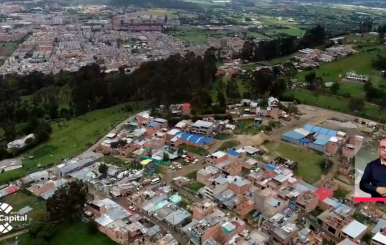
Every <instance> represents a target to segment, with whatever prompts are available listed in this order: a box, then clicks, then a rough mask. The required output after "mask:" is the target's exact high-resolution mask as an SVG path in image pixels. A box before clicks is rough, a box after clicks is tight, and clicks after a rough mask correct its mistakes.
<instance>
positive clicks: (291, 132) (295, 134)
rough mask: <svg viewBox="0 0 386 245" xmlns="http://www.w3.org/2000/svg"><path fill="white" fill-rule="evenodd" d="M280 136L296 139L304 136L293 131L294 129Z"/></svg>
mask: <svg viewBox="0 0 386 245" xmlns="http://www.w3.org/2000/svg"><path fill="white" fill-rule="evenodd" d="M282 136H285V137H288V138H292V139H296V140H300V139H303V138H304V136H303V135H302V134H299V133H298V132H295V131H289V132H287V133H284V134H283V135H282Z"/></svg>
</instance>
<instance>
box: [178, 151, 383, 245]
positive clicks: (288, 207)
mask: <svg viewBox="0 0 386 245" xmlns="http://www.w3.org/2000/svg"><path fill="white" fill-rule="evenodd" d="M232 157H235V158H244V157H245V155H243V152H242V151H233V150H230V151H228V152H227V153H225V152H216V153H214V154H212V155H211V156H208V157H207V158H206V160H205V161H207V162H208V163H209V164H208V166H207V167H205V168H204V169H201V170H199V171H198V172H197V179H196V181H197V182H199V183H201V184H203V186H204V187H203V188H202V190H199V191H198V192H199V193H200V194H201V195H202V196H203V197H204V201H203V203H202V204H198V205H196V206H195V207H194V208H193V215H192V221H191V223H190V224H189V225H187V226H186V227H183V228H182V231H184V232H185V234H186V235H187V236H188V237H189V238H190V240H191V241H192V242H193V243H194V244H206V243H205V241H207V240H209V239H214V240H216V241H217V242H219V244H253V242H256V244H264V243H265V244H276V243H278V244H322V241H323V240H325V239H326V240H332V241H334V242H335V243H337V244H342V245H343V244H361V243H360V241H359V243H358V240H360V239H362V238H363V236H364V235H365V234H367V233H369V232H370V231H369V230H368V227H367V225H365V224H362V223H360V222H359V221H357V220H355V219H354V218H353V215H354V213H356V212H360V213H363V214H364V215H368V218H369V219H374V220H377V219H379V217H380V216H379V215H376V216H375V215H370V214H368V213H365V212H362V210H363V209H361V208H358V207H353V206H351V205H350V204H344V203H342V202H341V201H340V200H338V199H336V198H335V197H334V196H333V194H334V191H336V190H337V189H338V184H337V183H324V184H323V185H322V187H320V188H318V187H315V186H313V185H310V184H308V183H306V182H304V181H303V180H302V179H301V178H300V177H297V176H295V174H294V169H295V168H296V165H294V163H293V162H291V161H290V160H288V159H275V160H273V161H272V162H271V163H270V164H266V165H265V166H264V167H258V168H256V169H255V168H253V171H251V172H250V173H249V174H246V175H242V174H239V175H237V173H235V174H233V175H231V174H229V173H227V172H226V171H223V168H222V166H221V165H222V164H223V163H224V162H226V161H230V160H229V159H230V158H232ZM177 181H178V182H180V178H176V182H177ZM365 210H369V208H367V207H366V208H365ZM229 212H233V213H235V214H237V216H238V217H239V218H235V219H234V220H233V221H231V222H230V221H229V218H228V217H227V216H228V215H229ZM380 213H382V212H380ZM224 214H225V215H224ZM299 220H303V221H304V222H300V223H299V222H298V221H299ZM229 223H231V224H229ZM245 227H248V228H249V229H248V230H249V231H248V232H246V231H245V230H244V229H245ZM254 227H260V228H259V230H254V229H253V228H254ZM223 232H225V233H226V234H227V236H226V235H225V234H223ZM382 232H383V231H382V230H381V231H380V232H379V229H378V231H376V232H374V234H373V236H374V237H373V242H374V243H373V244H378V243H376V241H379V240H381V239H382V238H383V239H384V237H385V236H384V235H383V233H382ZM234 241H238V242H236V243H232V242H234ZM340 241H341V243H339V242H340ZM243 242H244V243H243ZM209 244H211V243H209ZM380 244H385V243H380Z"/></svg>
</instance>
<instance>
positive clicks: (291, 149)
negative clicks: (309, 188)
mask: <svg viewBox="0 0 386 245" xmlns="http://www.w3.org/2000/svg"><path fill="white" fill-rule="evenodd" d="M266 147H267V149H268V150H269V154H270V155H271V156H272V159H273V158H275V157H278V156H280V157H284V158H288V159H290V160H292V161H295V162H298V169H297V174H298V175H299V176H301V177H302V178H303V180H304V181H306V182H308V183H314V182H315V181H317V180H318V179H319V177H320V176H321V174H322V170H321V168H320V166H319V165H318V164H319V162H320V161H322V160H323V157H322V156H320V155H318V154H316V153H315V152H313V151H311V150H307V149H303V148H298V147H295V146H292V145H290V144H287V143H284V142H281V143H279V144H273V143H270V144H267V145H266Z"/></svg>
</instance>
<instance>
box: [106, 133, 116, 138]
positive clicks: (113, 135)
mask: <svg viewBox="0 0 386 245" xmlns="http://www.w3.org/2000/svg"><path fill="white" fill-rule="evenodd" d="M115 136H117V135H116V134H114V133H109V134H108V135H107V138H114V137H115Z"/></svg>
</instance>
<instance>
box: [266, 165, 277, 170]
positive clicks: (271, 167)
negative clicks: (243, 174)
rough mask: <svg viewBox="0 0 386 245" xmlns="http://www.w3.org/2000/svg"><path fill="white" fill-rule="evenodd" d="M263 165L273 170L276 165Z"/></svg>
mask: <svg viewBox="0 0 386 245" xmlns="http://www.w3.org/2000/svg"><path fill="white" fill-rule="evenodd" d="M265 167H266V168H268V169H270V170H275V169H276V167H275V166H273V165H272V164H266V165H265Z"/></svg>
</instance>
